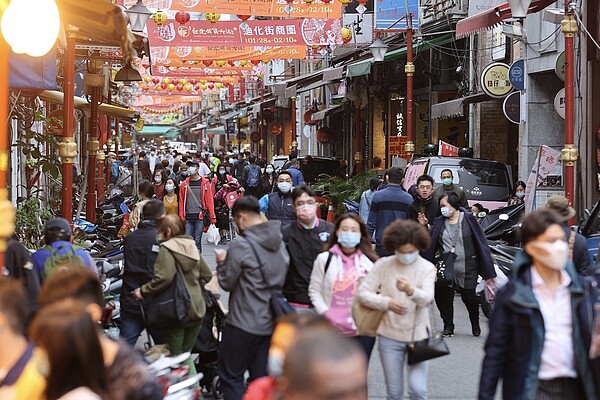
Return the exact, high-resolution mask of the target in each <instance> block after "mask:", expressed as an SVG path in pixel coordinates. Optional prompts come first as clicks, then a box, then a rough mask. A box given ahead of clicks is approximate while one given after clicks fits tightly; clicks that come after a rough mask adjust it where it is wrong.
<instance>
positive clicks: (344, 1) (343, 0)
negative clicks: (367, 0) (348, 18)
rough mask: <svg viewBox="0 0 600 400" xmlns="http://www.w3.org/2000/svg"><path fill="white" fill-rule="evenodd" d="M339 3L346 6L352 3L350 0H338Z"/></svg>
mask: <svg viewBox="0 0 600 400" xmlns="http://www.w3.org/2000/svg"><path fill="white" fill-rule="evenodd" d="M340 3H342V5H343V6H344V7H346V6H348V4H350V3H352V0H340Z"/></svg>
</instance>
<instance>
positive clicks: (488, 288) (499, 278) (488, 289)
mask: <svg viewBox="0 0 600 400" xmlns="http://www.w3.org/2000/svg"><path fill="white" fill-rule="evenodd" d="M494 270H495V271H496V277H495V278H494V279H492V280H490V281H489V282H485V286H484V288H483V292H484V294H485V299H486V300H487V301H488V303H493V302H494V298H495V297H496V293H497V292H498V289H500V288H501V287H502V286H504V285H506V284H507V283H508V277H507V276H506V275H505V274H504V272H502V270H501V269H500V268H498V266H497V265H496V264H494Z"/></svg>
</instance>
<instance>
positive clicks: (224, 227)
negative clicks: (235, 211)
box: [211, 164, 243, 244]
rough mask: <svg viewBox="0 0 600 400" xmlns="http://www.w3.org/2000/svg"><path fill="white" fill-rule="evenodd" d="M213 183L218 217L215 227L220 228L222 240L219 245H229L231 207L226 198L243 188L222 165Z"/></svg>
mask: <svg viewBox="0 0 600 400" xmlns="http://www.w3.org/2000/svg"><path fill="white" fill-rule="evenodd" d="M211 183H212V187H213V193H214V194H215V195H214V198H215V215H216V216H217V223H216V224H215V226H216V227H217V228H219V233H220V234H221V240H220V241H219V243H218V244H227V231H228V230H229V207H228V206H227V203H225V196H227V193H230V192H235V191H238V190H241V191H243V188H240V184H239V183H238V182H237V181H236V180H235V179H233V177H232V176H231V175H229V174H228V173H227V169H226V167H225V166H224V165H222V164H220V165H219V167H218V169H217V173H215V174H214V176H213V178H212V182H211Z"/></svg>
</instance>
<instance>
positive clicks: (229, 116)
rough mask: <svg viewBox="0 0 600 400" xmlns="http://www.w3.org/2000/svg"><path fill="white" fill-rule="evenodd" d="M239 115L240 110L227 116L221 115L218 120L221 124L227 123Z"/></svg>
mask: <svg viewBox="0 0 600 400" xmlns="http://www.w3.org/2000/svg"><path fill="white" fill-rule="evenodd" d="M240 113H241V110H235V111H232V112H230V113H227V114H222V115H221V116H220V117H219V119H220V120H221V122H227V120H230V119H233V118H235V117H237V116H238V115H239V114H240Z"/></svg>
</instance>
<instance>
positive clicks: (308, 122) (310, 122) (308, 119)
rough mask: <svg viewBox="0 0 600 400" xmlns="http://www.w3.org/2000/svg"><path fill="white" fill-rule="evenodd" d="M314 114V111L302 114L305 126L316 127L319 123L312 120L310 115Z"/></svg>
mask: <svg viewBox="0 0 600 400" xmlns="http://www.w3.org/2000/svg"><path fill="white" fill-rule="evenodd" d="M314 113H315V110H308V111H307V112H305V113H304V123H305V124H306V125H316V124H318V123H319V121H313V120H312V115H313V114H314Z"/></svg>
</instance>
